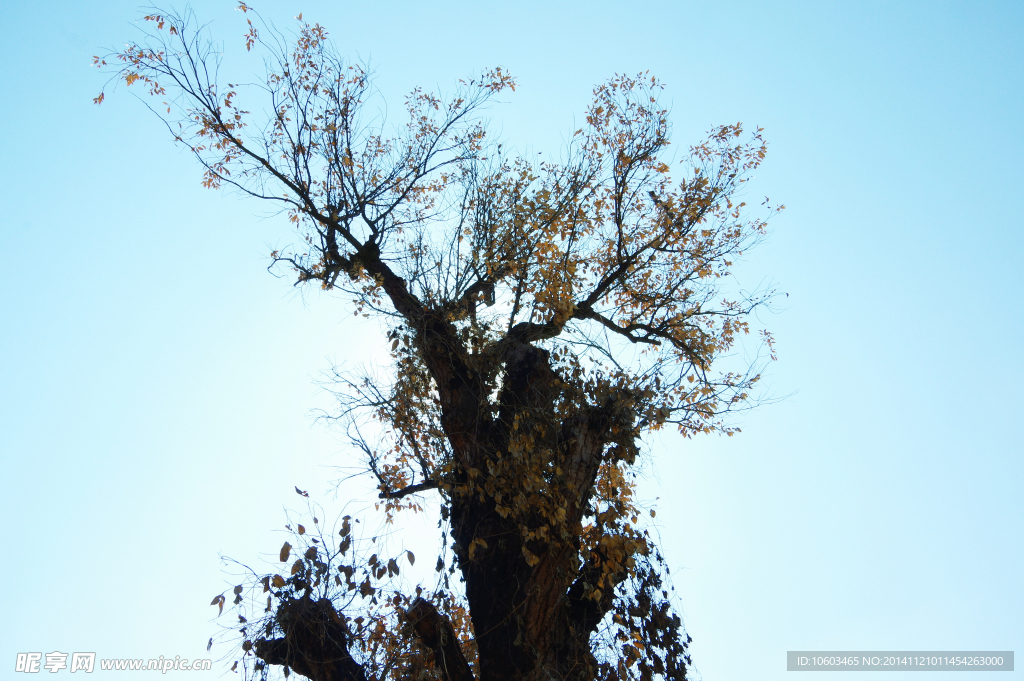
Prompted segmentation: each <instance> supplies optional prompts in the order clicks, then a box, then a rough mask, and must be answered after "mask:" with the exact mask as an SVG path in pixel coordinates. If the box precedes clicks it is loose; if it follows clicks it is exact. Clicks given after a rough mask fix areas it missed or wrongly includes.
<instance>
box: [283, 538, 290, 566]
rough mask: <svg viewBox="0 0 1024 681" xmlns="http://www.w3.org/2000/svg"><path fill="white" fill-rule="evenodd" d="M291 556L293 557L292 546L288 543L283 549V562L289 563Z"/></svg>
mask: <svg viewBox="0 0 1024 681" xmlns="http://www.w3.org/2000/svg"><path fill="white" fill-rule="evenodd" d="M290 555H292V545H291V544H289V543H288V542H285V543H284V546H282V547H281V562H282V563H286V562H288V556H290Z"/></svg>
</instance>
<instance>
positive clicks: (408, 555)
mask: <svg viewBox="0 0 1024 681" xmlns="http://www.w3.org/2000/svg"><path fill="white" fill-rule="evenodd" d="M405 557H406V558H408V559H409V565H415V564H416V556H415V555H414V554H413V552H412V551H406V552H405Z"/></svg>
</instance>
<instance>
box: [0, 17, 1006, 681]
mask: <svg viewBox="0 0 1024 681" xmlns="http://www.w3.org/2000/svg"><path fill="white" fill-rule="evenodd" d="M254 4H255V5H256V7H257V9H259V10H260V11H261V13H262V14H263V15H264V16H265V17H266V18H268V19H271V20H273V21H274V22H275V23H277V24H278V25H279V26H281V27H283V28H288V27H290V26H292V25H293V21H292V17H293V16H294V15H296V14H298V13H299V12H300V11H301V12H303V13H304V18H305V19H307V20H311V21H317V22H320V23H321V24H323V25H324V26H326V27H327V29H328V30H329V31H330V32H331V34H332V36H333V37H334V39H335V40H336V42H337V44H338V45H339V47H340V50H341V51H342V52H343V53H348V54H350V55H352V56H354V57H361V58H363V59H369V60H370V61H371V62H372V64H373V65H374V66H375V68H376V72H377V75H378V78H377V83H378V85H379V87H380V88H381V90H382V91H383V93H384V95H385V96H386V97H388V99H389V100H390V101H391V102H392V103H393V105H394V107H395V110H398V106H399V104H400V101H401V99H400V97H401V96H402V94H403V93H404V92H407V91H408V90H410V89H411V88H412V87H414V86H416V85H422V86H424V87H427V88H434V87H439V88H442V89H450V87H451V84H453V83H454V82H455V81H456V79H458V78H461V77H466V76H470V75H472V74H475V73H478V72H479V71H481V70H482V69H484V68H486V67H490V66H495V65H501V66H503V67H505V68H507V69H508V70H510V71H511V72H512V73H513V74H514V75H515V76H516V77H517V78H518V81H519V87H518V89H517V92H516V93H515V94H514V95H512V96H510V97H506V98H504V100H505V101H506V102H507V103H506V104H504V105H502V106H499V107H495V108H494V109H492V111H491V112H490V113H491V116H492V121H493V124H494V125H493V127H494V129H495V130H496V131H500V132H501V134H502V135H503V137H504V138H505V139H506V140H507V141H508V142H509V143H510V144H512V145H515V146H518V147H519V148H521V149H530V150H531V153H533V152H536V151H544V152H545V153H547V154H551V155H557V152H558V151H559V148H560V144H561V141H562V140H563V139H564V138H565V137H566V136H567V135H569V134H571V133H572V131H573V130H575V129H576V127H578V126H576V125H574V121H578V120H581V119H582V116H583V112H584V110H585V107H586V105H587V103H588V100H589V95H590V91H591V88H592V87H593V85H594V84H596V83H598V82H601V81H603V80H605V79H606V78H608V77H609V76H611V75H612V74H614V73H617V72H619V73H636V72H639V71H644V70H648V69H649V70H650V71H651V72H652V73H654V74H656V75H658V76H659V77H660V78H661V79H662V80H663V81H664V82H665V84H666V91H665V101H666V102H668V103H670V104H671V108H672V113H673V122H674V141H675V144H676V145H678V146H679V147H683V148H684V147H685V146H687V145H689V144H691V143H694V142H696V141H698V140H699V139H700V137H701V135H702V134H703V133H704V132H705V131H706V130H708V129H709V128H711V127H712V126H714V125H718V124H722V123H731V122H735V121H737V120H741V121H744V122H745V123H747V124H749V125H758V126H762V127H764V128H765V135H766V137H767V139H768V140H769V142H770V148H769V155H768V159H767V161H766V163H765V165H764V166H762V168H761V169H760V171H759V174H758V177H757V179H756V180H755V181H754V182H753V183H752V186H751V188H750V191H751V192H752V195H753V196H761V195H767V196H770V197H771V198H772V200H773V201H780V202H783V203H785V204H786V205H787V206H788V209H787V210H786V211H785V212H784V214H783V215H782V216H780V217H779V218H778V219H777V220H775V222H774V223H773V225H772V227H773V233H772V236H771V239H770V240H769V241H768V242H767V243H766V244H765V245H764V246H762V247H760V248H759V249H758V250H757V251H756V252H754V253H751V254H750V257H749V258H748V259H747V260H746V261H745V262H744V263H743V264H742V266H741V268H740V272H739V274H740V281H741V283H744V284H746V285H748V286H755V285H756V284H758V283H759V282H761V281H762V280H767V281H772V282H774V283H775V284H776V285H777V286H778V287H779V288H780V289H781V290H783V291H786V292H787V293H788V294H789V297H788V298H786V299H784V301H783V302H782V304H781V305H780V306H779V307H780V309H779V311H778V313H776V314H764V315H762V316H761V320H760V321H761V322H762V323H763V325H764V326H766V327H768V328H770V329H771V330H773V331H774V332H775V335H776V337H777V339H778V346H779V357H780V358H779V361H778V362H776V363H774V364H773V365H772V366H771V368H770V371H769V375H768V378H767V379H766V383H767V384H768V385H769V387H770V389H771V392H772V393H773V394H775V395H789V397H788V398H787V399H785V400H783V401H781V402H779V403H777V404H774V405H770V406H767V407H764V408H761V409H759V410H758V411H756V412H753V413H748V414H745V415H743V417H742V418H740V419H738V424H739V425H741V426H742V427H743V432H742V434H740V435H739V436H737V437H734V438H729V439H726V438H717V437H711V438H698V439H694V440H690V441H681V440H679V439H678V438H673V437H664V438H662V439H659V440H655V441H653V442H652V443H651V451H652V457H653V460H652V464H651V466H650V467H649V468H648V469H647V478H646V480H645V482H644V485H643V493H644V496H645V497H646V498H649V499H654V498H655V497H658V498H659V499H658V501H657V507H658V509H659V513H658V517H657V520H658V526H657V527H658V530H659V532H660V535H661V538H662V541H663V545H664V550H665V553H666V556H667V558H668V560H669V564H670V565H671V567H672V574H673V578H674V584H675V587H676V590H677V594H678V596H679V604H680V608H681V612H682V614H683V617H684V621H685V624H686V627H687V630H688V631H689V633H690V634H691V635H692V636H693V637H694V642H693V645H692V654H693V660H694V665H695V672H696V673H695V675H694V676H695V678H703V679H706V680H707V681H741V680H745V679H753V678H757V679H762V680H771V679H781V678H784V677H786V676H787V672H786V671H785V668H786V651H787V650H834V649H845V650H1016V651H1017V652H1018V654H1020V653H1021V652H1022V651H1024V617H1022V615H1021V613H1022V612H1024V586H1022V580H1021V575H1022V574H1024V569H1022V565H1024V494H1022V489H1024V463H1022V456H1021V455H1022V449H1024V447H1022V445H1021V440H1020V430H1021V428H1020V424H1021V423H1022V422H1024V419H1022V417H1021V415H1020V414H1021V411H1022V406H1024V405H1022V399H1021V396H1020V390H1021V385H1022V383H1024V359H1022V358H1024V343H1022V341H1021V339H1022V337H1024V321H1022V320H1024V314H1022V313H1024V302H1022V301H1024V267H1022V265H1021V251H1022V249H1024V236H1022V227H1024V221H1022V218H1021V217H1020V213H1019V212H1018V211H1019V204H1020V202H1021V198H1022V192H1021V186H1022V180H1024V170H1022V167H1024V164H1022V158H1024V135H1022V127H1021V124H1022V123H1024V118H1022V115H1021V112H1022V111H1024V95H1022V93H1024V40H1022V39H1021V36H1022V35H1024V4H1021V3H1020V2H1001V3H996V2H970V3H966V2H964V3H949V2H927V3H926V2H917V3H892V2H878V3H868V2H856V3H855V2H848V3H831V2H784V3H783V2H775V3H768V2H749V3H742V2H723V3H708V2H704V3H690V2H672V3H668V2H662V3H658V2H639V3H634V4H633V8H632V9H629V10H627V9H626V8H625V7H626V6H625V4H624V3H607V2H588V3H558V2H527V3H520V4H515V5H512V4H498V3H491V4H479V5H477V4H470V3H433V2H419V3H412V2H407V3H361V4H357V3H340V2H322V1H320V2H312V1H308V0H307V1H304V2H302V3H297V2H280V1H276V2H265V3H262V2H261V3H254ZM232 7H233V3H231V2H223V3H222V2H208V1H203V2H196V3H195V4H194V9H195V10H196V13H197V14H198V15H199V17H200V19H202V20H205V21H210V22H211V30H212V31H213V33H214V34H215V36H216V37H218V38H222V39H224V40H227V41H229V42H230V41H233V42H232V43H231V44H232V47H231V49H230V50H229V55H230V56H231V57H232V60H233V58H234V56H235V55H237V54H238V50H237V45H238V44H239V43H240V41H241V36H242V33H243V25H244V21H243V18H242V16H241V15H240V14H238V13H236V12H234V11H232ZM143 12H144V10H142V9H140V8H139V7H138V6H136V5H134V4H133V3H128V2H120V1H118V0H108V1H107V2H104V3H71V2H56V3H15V2H7V3H4V4H3V6H2V8H0V56H2V61H3V64H4V68H3V70H2V71H0V94H2V99H3V107H2V108H0V117H2V123H3V125H2V130H3V133H2V135H0V159H2V163H0V201H2V205H3V206H4V210H3V213H2V215H0V249H2V252H3V254H4V256H5V257H4V260H3V267H2V268H0V457H2V461H3V467H4V475H3V483H2V484H3V494H2V495H0V508H2V512H3V517H4V519H5V521H4V523H3V525H2V530H0V532H2V545H3V546H4V547H5V549H6V556H5V557H6V561H5V562H6V568H5V569H4V571H3V574H4V583H5V585H6V587H7V594H6V597H5V604H4V607H3V611H4V613H5V617H3V618H2V619H0V641H2V644H0V669H3V668H7V669H9V670H10V669H13V665H14V660H15V654H16V653H17V652H26V651H38V652H51V651H54V650H59V651H62V652H73V651H94V652H96V653H97V654H98V656H99V657H107V658H111V657H156V656H157V655H164V656H166V657H173V656H175V655H181V656H183V657H206V656H207V653H206V651H205V646H206V641H207V639H208V638H209V636H210V635H211V634H213V633H214V632H216V630H217V629H216V627H217V623H216V621H211V618H212V616H213V615H214V614H215V610H216V609H215V608H211V607H210V606H209V605H208V603H209V601H210V599H211V598H212V597H213V596H214V595H216V594H218V593H220V592H222V591H224V590H225V589H226V588H229V587H230V585H231V584H233V583H234V582H232V581H231V576H230V574H229V573H225V572H224V570H225V568H224V567H223V565H222V563H221V561H220V558H219V556H220V555H227V556H232V557H234V558H237V559H239V560H243V561H247V562H250V563H252V564H257V565H259V564H261V561H265V560H269V559H270V558H272V556H273V554H275V553H276V551H277V547H279V546H280V543H281V541H282V537H281V535H280V530H281V527H282V526H283V524H284V523H285V522H286V520H285V511H286V509H296V510H298V509H301V508H303V500H301V499H300V498H298V497H297V496H296V495H295V493H294V490H293V486H295V485H298V486H299V487H301V488H303V489H308V490H309V491H310V494H311V495H312V496H313V497H315V498H316V499H317V500H318V501H320V502H321V503H322V504H323V505H324V508H325V516H324V517H335V516H337V515H338V514H340V512H341V510H342V508H349V509H353V508H357V507H360V502H359V501H358V500H355V501H351V502H350V503H349V505H348V506H347V507H346V506H345V504H346V500H348V499H349V496H351V495H358V494H359V492H358V487H359V484H360V483H358V481H357V483H356V486H355V487H354V488H343V489H342V490H341V492H339V493H334V492H332V490H333V489H334V488H333V485H332V481H334V480H336V479H338V478H339V477H341V475H343V473H339V472H338V470H337V467H344V466H347V465H351V463H352V459H351V458H350V454H351V452H350V451H349V450H347V449H346V448H345V446H344V444H343V443H342V442H341V441H340V440H339V439H338V438H337V437H336V436H335V435H334V434H332V433H330V432H329V431H327V430H326V429H324V428H323V427H322V426H321V425H318V424H316V423H314V422H313V418H312V415H311V410H313V409H315V408H317V407H327V406H329V404H330V401H329V399H328V397H327V396H326V395H325V394H324V392H323V391H322V390H321V389H319V388H318V387H317V385H316V382H317V380H318V378H319V377H320V376H321V375H322V373H323V372H324V371H325V370H327V369H328V368H329V367H330V366H331V363H332V362H333V361H339V360H344V359H356V360H360V359H364V358H365V359H369V358H371V357H372V356H373V354H374V352H375V349H376V348H378V347H379V344H380V336H379V335H378V332H377V327H376V326H373V325H362V326H359V325H354V324H353V323H352V322H351V320H352V316H351V310H349V309H348V308H347V306H346V305H345V303H344V302H343V301H340V300H337V299H332V298H330V297H326V296H322V295H316V294H314V293H310V294H308V295H306V296H302V295H300V294H297V293H296V292H295V290H294V289H292V288H291V286H290V282H288V281H284V280H279V279H275V278H273V277H271V276H270V275H269V274H268V273H267V272H266V271H265V267H266V264H267V254H268V253H269V251H270V250H271V248H273V247H274V246H276V245H279V244H281V243H284V242H285V239H286V237H287V235H288V228H287V226H286V225H285V222H284V218H266V217H265V216H264V215H263V213H262V211H263V207H262V206H260V205H257V204H254V203H252V202H247V201H245V200H242V199H240V198H239V197H237V196H235V195H233V194H231V193H229V192H211V191H207V190H204V189H203V188H202V187H201V186H200V173H199V171H198V169H197V167H196V165H195V164H194V163H193V161H192V159H191V158H190V157H189V156H188V155H186V154H185V153H183V152H182V151H181V150H180V149H177V148H175V147H174V145H173V144H172V143H171V142H170V140H169V139H168V134H167V132H166V130H165V129H163V128H162V124H161V123H160V122H159V120H157V119H156V118H155V117H154V116H153V115H152V114H150V113H149V112H148V111H147V110H146V109H145V108H144V107H143V106H142V104H141V103H140V102H139V101H137V100H136V99H135V98H134V97H132V96H131V94H130V93H129V92H128V91H125V90H124V89H120V90H118V91H116V92H114V93H112V94H109V95H108V99H107V102H106V103H105V104H104V105H103V106H101V107H95V106H93V105H92V103H91V99H92V97H94V96H96V94H98V92H99V90H100V88H101V86H102V85H103V82H104V77H103V76H102V75H101V74H100V73H98V72H97V71H96V70H95V69H93V68H92V67H91V66H90V61H91V56H92V55H94V54H98V53H101V52H105V51H108V50H109V48H111V47H116V46H118V45H121V44H123V43H124V42H125V41H126V40H129V39H132V38H134V36H135V35H136V33H135V30H136V29H135V28H134V27H133V25H132V22H133V21H135V20H136V19H138V18H139V17H140V16H141V15H142V14H143ZM242 54H244V52H242ZM225 68H226V70H228V71H230V72H232V73H242V74H254V73H256V72H258V71H259V65H258V64H256V63H253V62H244V61H238V62H233V61H232V62H231V63H228V64H227V65H226V67H225ZM1015 415H1016V416H1015ZM361 484H362V485H363V487H364V488H365V486H366V484H365V482H363V483H361ZM426 526H427V527H428V528H429V527H430V522H429V520H428V521H427V522H426ZM414 534H415V535H416V536H413V537H410V538H408V539H407V540H405V541H406V542H407V544H406V545H408V546H416V547H417V550H418V551H426V552H427V554H428V555H429V552H430V550H431V548H430V547H431V543H430V542H429V541H427V542H426V543H423V542H424V536H426V537H427V538H428V539H429V537H430V536H431V535H430V532H429V531H426V532H424V531H423V530H419V529H418V530H417V531H416V532H415V533H414ZM420 546H423V547H424V548H422V549H421V548H419V547H420ZM424 562H426V563H431V564H432V562H433V559H432V558H428V559H426V560H425V561H424ZM228 569H229V568H228ZM225 617H227V615H225ZM227 652H228V649H227V647H226V645H225V646H219V647H215V648H214V650H213V652H212V653H211V655H212V656H214V657H215V658H216V657H219V656H220V655H223V654H226V653H227ZM1018 664H1019V663H1018ZM225 668H226V667H223V666H219V665H218V666H217V667H216V669H217V671H216V673H212V672H211V673H207V674H206V675H203V676H204V678H207V677H209V678H214V677H220V676H221V672H222V671H223V670H224V669H225ZM44 673H45V672H44ZM62 673H68V672H67V671H64V672H62ZM171 674H172V675H173V672H171ZM11 675H12V676H13V673H11ZM96 675H97V677H103V674H102V673H100V672H97V673H96ZM900 675H901V674H899V673H897V674H896V676H900ZM903 675H904V676H905V675H906V673H904V674H903ZM1020 675H1021V672H1020V671H1017V672H1014V673H1013V674H1011V675H1009V676H1013V677H1016V676H1020ZM0 676H2V677H4V678H6V677H7V674H6V673H3V674H0ZM110 676H111V677H112V678H113V677H116V676H117V675H116V674H110ZM932 676H936V674H928V673H916V674H915V675H914V676H913V678H914V679H915V680H918V681H923V680H924V679H928V678H931V677H932ZM974 676H977V674H971V673H967V674H965V675H960V676H957V677H956V678H957V679H965V680H966V679H969V678H973V677H974ZM819 677H820V678H826V677H828V678H831V676H828V675H826V674H815V673H808V674H804V675H802V676H800V677H799V678H801V679H807V680H808V681H811V680H812V679H814V678H819ZM886 678H887V679H889V678H892V677H891V676H887V677H886ZM981 678H985V679H988V678H990V677H988V676H983V677H981ZM999 678H1006V677H1005V676H1000V677H999Z"/></svg>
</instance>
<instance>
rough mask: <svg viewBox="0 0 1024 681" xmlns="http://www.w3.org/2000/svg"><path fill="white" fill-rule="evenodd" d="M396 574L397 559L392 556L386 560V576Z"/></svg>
mask: <svg viewBox="0 0 1024 681" xmlns="http://www.w3.org/2000/svg"><path fill="white" fill-rule="evenodd" d="M397 574H398V561H396V560H395V559H394V558H392V559H391V560H389V561H388V577H394V576H395V575H397Z"/></svg>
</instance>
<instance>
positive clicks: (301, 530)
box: [299, 525, 306, 535]
mask: <svg viewBox="0 0 1024 681" xmlns="http://www.w3.org/2000/svg"><path fill="white" fill-rule="evenodd" d="M303 534H306V528H305V527H303V526H302V525H299V535H303Z"/></svg>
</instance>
